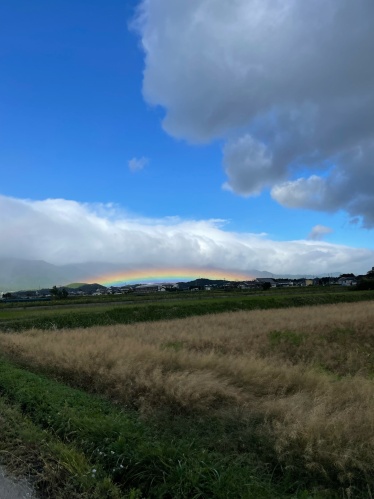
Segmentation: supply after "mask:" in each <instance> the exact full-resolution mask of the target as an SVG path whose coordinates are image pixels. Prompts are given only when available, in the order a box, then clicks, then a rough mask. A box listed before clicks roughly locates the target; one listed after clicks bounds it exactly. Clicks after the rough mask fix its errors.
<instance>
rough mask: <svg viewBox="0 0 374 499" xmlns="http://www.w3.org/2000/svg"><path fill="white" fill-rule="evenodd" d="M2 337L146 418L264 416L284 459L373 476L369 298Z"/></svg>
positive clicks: (342, 475)
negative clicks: (162, 414) (159, 414)
mask: <svg viewBox="0 0 374 499" xmlns="http://www.w3.org/2000/svg"><path fill="white" fill-rule="evenodd" d="M0 348H1V351H2V352H4V353H5V354H6V355H7V356H9V357H10V358H11V359H13V360H16V361H17V362H20V363H22V364H24V365H26V366H32V367H33V368H37V369H39V370H42V371H45V372H47V373H49V374H53V375H55V376H58V377H60V378H62V379H64V380H65V381H68V382H69V383H72V384H74V385H78V386H80V387H83V388H85V389H87V390H90V391H95V392H98V393H102V394H105V395H106V396H108V397H110V398H111V399H114V400H116V401H117V402H119V403H121V404H123V405H124V406H127V407H130V406H131V407H136V408H137V409H139V411H141V413H142V414H143V416H144V417H147V415H149V414H152V413H153V412H155V411H157V410H159V409H160V408H161V409H165V408H167V409H168V410H170V411H172V412H174V413H178V414H181V413H186V412H187V413H188V412H193V413H199V414H202V415H203V414H210V415H211V414H215V415H216V416H217V417H220V418H225V419H227V420H230V419H235V420H238V419H240V420H242V421H244V422H245V421H252V422H253V421H257V425H256V428H257V430H256V431H258V432H259V434H261V435H262V436H263V438H264V439H266V441H268V442H270V443H271V446H272V448H273V449H274V451H275V452H276V455H277V458H278V460H279V462H280V464H281V465H282V466H283V467H284V469H287V467H289V468H293V469H298V470H300V473H302V472H305V473H312V474H313V475H315V476H317V477H318V476H320V477H321V478H322V477H323V478H324V480H328V479H331V480H332V481H339V482H340V483H342V484H344V486H345V487H346V488H347V487H348V488H349V483H351V482H352V481H355V480H357V479H359V480H360V481H361V482H365V481H367V483H368V484H369V483H371V482H372V480H371V479H369V477H370V476H372V475H373V474H374V381H373V374H374V303H373V302H361V303H352V304H339V305H326V306H318V307H304V308H289V309H280V310H267V311H265V310H264V311H250V312H235V313H226V314H219V315H210V316H204V317H195V318H188V319H179V320H170V321H164V322H152V323H138V324H134V325H118V326H111V327H94V328H90V329H75V330H60V331H38V330H32V331H29V332H26V333H22V334H16V333H14V334H9V333H7V334H1V335H0ZM243 438H244V437H243ZM368 487H369V485H368ZM347 490H348V489H347ZM371 494H374V491H371V490H370V488H368V497H371Z"/></svg>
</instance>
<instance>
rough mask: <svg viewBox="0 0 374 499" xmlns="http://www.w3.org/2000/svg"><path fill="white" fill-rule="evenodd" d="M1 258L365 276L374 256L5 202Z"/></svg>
mask: <svg viewBox="0 0 374 499" xmlns="http://www.w3.org/2000/svg"><path fill="white" fill-rule="evenodd" d="M0 233H1V245H0V258H1V257H14V258H25V259H40V260H45V261H48V262H50V263H54V264H65V263H81V262H87V261H95V262H108V263H114V264H120V265H122V266H123V267H124V268H149V267H161V268H167V267H193V268H196V269H204V268H208V267H209V268H217V269H222V270H231V271H240V272H247V271H249V270H252V269H258V270H268V271H269V272H273V273H274V274H286V273H308V274H313V273H315V274H319V273H323V272H336V271H345V272H355V273H363V272H366V271H367V269H368V268H371V267H372V262H373V261H374V251H373V250H369V249H360V248H351V247H347V246H342V245H336V244H328V243H326V242H322V241H311V240H300V241H282V242H280V241H274V240H271V239H269V237H267V236H266V235H263V234H251V233H244V234H243V233H235V232H230V231H228V230H226V225H225V223H224V221H222V220H181V219H179V218H176V217H168V218H166V219H154V220H152V219H142V218H137V217H134V216H129V215H127V214H126V213H123V212H122V211H121V210H119V209H118V208H116V207H115V206H113V205H101V204H96V205H89V204H82V203H78V202H76V201H68V200H64V199H47V200H44V201H30V200H22V199H15V198H9V197H5V196H0Z"/></svg>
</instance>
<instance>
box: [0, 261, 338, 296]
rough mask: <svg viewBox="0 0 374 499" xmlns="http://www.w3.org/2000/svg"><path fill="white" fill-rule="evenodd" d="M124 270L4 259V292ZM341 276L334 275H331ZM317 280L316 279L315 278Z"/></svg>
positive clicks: (0, 273)
mask: <svg viewBox="0 0 374 499" xmlns="http://www.w3.org/2000/svg"><path fill="white" fill-rule="evenodd" d="M121 270H124V269H123V267H121V266H120V265H118V264H112V263H103V262H87V263H77V264H69V265H53V264H51V263H48V262H45V261H43V260H21V259H18V258H0V291H19V290H27V289H29V290H31V289H41V288H50V287H52V286H66V285H68V284H69V283H72V282H75V283H87V282H90V281H91V280H92V279H93V278H94V277H95V276H96V278H97V277H98V276H100V275H105V274H109V273H116V272H120V271H121ZM248 274H249V275H251V276H253V277H284V278H286V277H290V278H295V279H296V278H299V277H312V276H306V275H294V276H291V275H282V276H281V275H278V276H277V275H274V274H271V273H270V272H266V271H260V270H248ZM335 275H340V273H334V274H330V276H335ZM313 277H314V276H313Z"/></svg>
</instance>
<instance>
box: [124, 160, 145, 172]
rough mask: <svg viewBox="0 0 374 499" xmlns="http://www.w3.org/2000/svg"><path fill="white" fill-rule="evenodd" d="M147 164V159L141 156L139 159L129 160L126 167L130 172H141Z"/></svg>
mask: <svg viewBox="0 0 374 499" xmlns="http://www.w3.org/2000/svg"><path fill="white" fill-rule="evenodd" d="M148 163H149V159H148V158H145V157H144V156H142V157H141V158H132V159H130V160H129V162H128V165H129V168H130V170H131V171H132V172H137V171H139V170H143V168H144V167H145V166H147V164H148Z"/></svg>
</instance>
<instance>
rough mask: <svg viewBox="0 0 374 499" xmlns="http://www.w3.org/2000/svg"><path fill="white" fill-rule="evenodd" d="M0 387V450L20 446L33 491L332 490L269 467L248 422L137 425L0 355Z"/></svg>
mask: <svg viewBox="0 0 374 499" xmlns="http://www.w3.org/2000/svg"><path fill="white" fill-rule="evenodd" d="M0 394H1V397H2V398H0V418H1V419H2V420H3V421H5V425H4V424H3V426H2V433H1V435H0V449H3V450H5V451H8V452H9V454H12V452H13V449H15V450H16V452H19V453H21V455H19V456H16V457H15V458H14V459H18V458H20V459H22V461H23V462H24V463H25V464H24V468H25V467H26V468H27V470H28V473H29V474H31V476H32V477H34V480H35V483H36V486H37V487H38V488H39V490H44V491H45V490H49V491H51V490H52V492H49V493H48V494H49V495H48V494H47V497H68V496H70V497H87V498H91V497H93V498H95V497H97V498H101V497H105V498H116V497H132V498H133V499H135V498H140V497H147V498H148V497H149V498H209V497H214V498H222V499H223V498H225V499H226V498H235V499H237V498H238V497H240V498H253V499H265V498H269V499H270V498H291V497H292V498H307V497H310V498H312V497H313V498H317V497H334V495H335V494H334V493H331V489H330V492H329V495H326V494H323V492H322V491H320V492H314V493H312V492H310V491H309V492H308V488H307V487H305V485H304V486H302V484H301V480H299V479H298V478H297V476H296V475H295V476H292V474H290V473H288V472H286V471H285V470H282V469H281V468H280V467H279V466H278V467H277V463H276V461H272V459H273V458H272V456H271V455H270V454H268V449H267V448H266V444H265V443H264V442H262V443H260V442H259V440H258V439H256V438H255V437H254V433H253V425H254V424H255V422H251V424H249V422H247V423H245V424H244V427H243V423H239V422H237V421H222V420H219V419H214V418H209V417H207V418H205V419H200V420H198V419H196V417H195V418H193V417H187V416H185V415H182V414H164V415H161V414H158V415H157V417H154V419H153V420H152V419H151V420H149V421H148V422H147V423H146V422H144V421H141V420H139V418H138V416H137V414H135V413H133V412H123V411H121V410H120V409H119V408H118V407H115V406H113V405H111V404H110V403H109V402H107V401H105V400H102V399H101V398H98V397H95V396H93V395H89V394H87V393H85V392H82V391H79V390H76V389H73V388H71V387H68V386H66V385H63V384H60V383H58V382H56V381H53V380H51V379H48V378H46V377H44V376H41V375H37V374H33V373H31V372H29V371H26V370H24V369H21V368H18V367H16V366H14V365H12V364H10V363H9V362H7V361H5V360H3V359H1V358H0ZM20 443H21V444H22V445H20ZM17 449H19V450H18V451H17ZM10 464H13V468H15V463H10ZM93 470H96V471H93ZM38 476H39V482H38ZM40 477H41V478H40ZM309 485H310V490H312V489H313V485H314V484H313V483H309Z"/></svg>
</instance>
